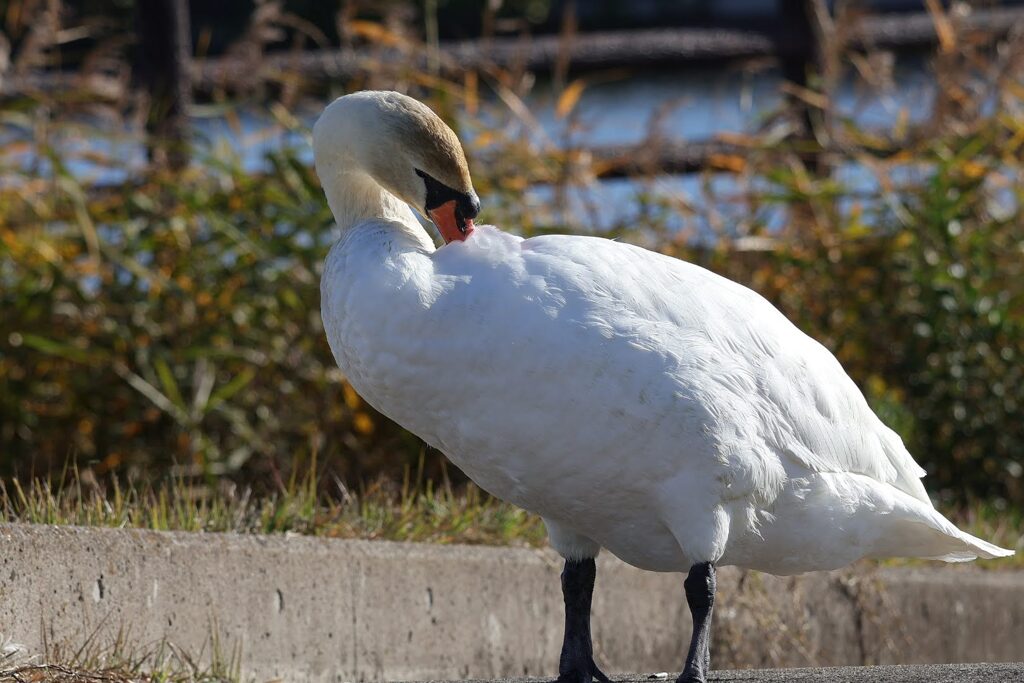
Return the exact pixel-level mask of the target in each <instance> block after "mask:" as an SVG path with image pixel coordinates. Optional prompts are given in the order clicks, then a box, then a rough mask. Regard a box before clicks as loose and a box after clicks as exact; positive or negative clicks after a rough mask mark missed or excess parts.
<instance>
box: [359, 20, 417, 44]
mask: <svg viewBox="0 0 1024 683" xmlns="http://www.w3.org/2000/svg"><path fill="white" fill-rule="evenodd" d="M346 26H347V27H348V28H349V30H351V31H352V32H353V33H355V34H356V35H357V36H360V37H361V38H366V39H367V40H370V41H372V42H375V43H380V44H382V45H390V46H391V47H402V46H405V45H409V41H408V40H406V39H405V38H403V37H402V36H400V35H398V34H397V33H395V32H394V31H389V30H388V29H387V28H386V27H384V26H382V25H381V24H378V23H377V22H375V21H363V20H360V19H353V20H352V21H349V22H348V23H347V24H346Z"/></svg>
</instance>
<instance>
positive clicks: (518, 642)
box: [0, 525, 1024, 681]
mask: <svg viewBox="0 0 1024 683" xmlns="http://www.w3.org/2000/svg"><path fill="white" fill-rule="evenodd" d="M560 570H561V561H560V560H559V558H557V557H556V556H554V555H553V554H552V553H550V552H546V551H544V552H542V551H534V550H520V549H508V548H479V547H466V546H430V545H417V544H400V543H387V542H382V541H374V542H364V541H340V540H329V539H318V538H304V537H284V536H277V537H261V536H237V535H222V534H187V533H158V532H146V531H124V530H107V529H79V528H68V527H59V528H57V527H41V526H2V525H0V634H2V635H3V636H6V637H8V638H12V639H13V640H15V641H16V642H19V643H22V644H24V645H26V646H28V647H29V648H30V649H32V650H34V651H42V649H43V648H44V643H46V644H48V646H49V647H50V648H51V649H52V648H54V647H63V648H69V647H75V646H78V645H80V644H81V643H82V642H83V641H84V640H86V639H87V638H88V637H89V634H91V633H93V632H94V631H96V632H97V633H98V634H99V635H98V640H100V641H103V640H106V641H109V640H111V639H113V638H114V637H115V635H116V633H117V632H118V631H121V632H122V633H123V632H125V631H127V632H128V634H129V637H130V639H131V640H132V641H133V642H138V643H142V644H151V643H153V642H156V641H160V640H162V639H166V640H168V641H170V642H173V643H174V644H175V645H177V646H179V647H181V648H182V649H184V650H185V651H187V652H199V651H200V650H204V651H205V652H207V653H208V652H209V651H210V647H211V635H214V634H215V635H216V636H217V637H218V639H219V642H220V647H221V649H222V650H223V651H227V652H230V651H232V650H233V649H234V648H240V652H241V657H242V664H243V671H244V672H245V673H246V674H248V675H250V676H252V677H254V678H256V679H257V680H271V679H274V678H277V677H280V678H283V679H284V680H289V681H294V680H309V681H348V680H384V679H387V680H415V679H452V678H463V677H476V678H492V677H496V676H499V675H552V674H554V673H555V670H556V668H557V661H558V650H559V647H560V639H561V629H562V604H561V593H560V588H559V581H558V573H559V571H560ZM597 583H598V585H597V591H596V594H595V601H594V637H595V648H596V653H597V657H598V659H599V662H600V663H601V664H602V665H603V667H604V669H605V671H606V672H608V673H614V672H628V671H639V672H644V671H678V669H679V668H680V667H681V665H682V659H683V655H684V652H685V644H686V641H687V640H688V638H689V630H690V621H689V613H688V612H687V610H686V607H685V604H684V599H683V592H682V577H681V576H678V575H671V574H652V573H646V572H641V571H639V570H635V569H633V568H631V567H628V566H626V565H624V564H623V563H621V562H619V561H617V560H615V559H614V558H611V557H607V556H603V557H602V560H601V562H600V564H599V569H598V579H597ZM715 618H716V630H715V636H714V646H713V657H714V666H715V668H733V667H736V668H742V667H750V666H806V665H842V664H861V663H924V662H947V661H964V662H967V661H1011V660H1014V659H1019V658H1021V657H1022V654H1024V574H1021V573H1017V572H985V571H978V570H972V569H964V568H955V569H953V568H945V567H943V568H935V569H932V568H928V569H904V570H897V569H889V570H871V569H866V568H863V567H862V568H859V569H856V570H849V571H845V572H833V573H828V574H825V573H819V574H810V575H806V576H803V577H796V578H777V577H771V576H767V575H763V574H756V573H752V572H740V571H736V570H733V569H731V568H725V569H723V570H721V571H720V573H719V598H718V602H717V604H716V607H715Z"/></svg>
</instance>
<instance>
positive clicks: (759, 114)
mask: <svg viewBox="0 0 1024 683" xmlns="http://www.w3.org/2000/svg"><path fill="white" fill-rule="evenodd" d="M888 70H889V72H890V73H889V74H887V75H886V77H885V78H883V79H882V80H883V81H887V82H888V86H883V87H881V88H878V87H867V86H865V85H863V84H862V82H861V81H860V80H859V79H856V78H854V77H853V76H852V75H850V76H848V77H847V78H845V79H843V80H842V81H841V83H840V84H839V86H838V88H837V91H836V93H835V106H836V111H837V113H838V115H839V116H841V117H844V118H848V119H850V120H851V121H853V122H854V124H855V125H858V126H864V127H865V128H877V127H882V128H885V127H891V126H892V125H893V124H894V123H895V122H896V121H897V120H900V119H902V120H906V121H908V122H914V121H917V120H920V119H922V118H923V117H925V116H927V115H928V112H929V111H930V110H931V106H932V102H933V100H934V97H935V92H936V89H935V84H934V81H933V79H932V76H931V75H930V73H929V68H928V65H927V63H926V62H925V61H924V60H923V59H921V58H906V59H901V60H899V61H897V62H896V63H895V64H894V65H892V66H891V68H890V69H888ZM781 85H782V78H781V76H780V74H779V72H778V71H777V70H776V69H773V68H760V69H757V68H751V67H750V66H736V67H704V68H689V67H688V68H681V69H677V70H674V71H671V72H670V71H666V70H660V71H647V72H632V73H628V74H622V75H620V76H617V77H615V78H609V77H608V76H607V75H605V76H601V75H593V76H588V77H587V82H586V87H585V88H584V90H583V92H582V95H581V96H580V98H579V101H578V102H577V104H576V106H575V107H574V108H573V110H572V112H571V114H569V115H568V116H564V117H559V116H558V115H556V104H557V93H556V91H555V89H554V87H553V86H552V84H551V83H550V82H541V83H539V84H538V85H537V86H536V87H535V88H534V89H533V90H532V92H531V93H530V95H529V96H528V99H527V100H526V102H525V103H526V105H527V106H528V108H529V110H530V112H531V115H532V116H533V117H534V118H535V120H536V124H538V125H529V124H527V123H525V122H522V121H521V120H519V119H517V118H515V117H512V118H511V119H508V118H505V119H501V120H497V119H496V120H493V121H492V123H494V124H497V125H502V126H503V128H504V129H506V130H507V131H508V132H509V133H510V134H512V135H516V134H521V135H526V136H529V137H531V138H534V139H536V138H541V140H538V142H543V143H548V144H555V145H560V146H568V145H573V146H581V147H586V146H589V145H605V144H618V143H637V142H641V141H643V140H644V139H645V138H646V137H647V136H648V135H650V134H652V133H653V132H657V133H658V134H659V135H661V136H664V137H669V138H677V139H682V140H702V139H708V138H712V137H714V136H715V135H717V134H721V133H743V132H754V131H756V130H758V129H759V128H760V127H763V126H764V125H765V124H766V122H767V119H768V117H769V115H770V114H772V113H774V112H777V111H779V109H780V107H781V105H782V98H783V94H782V90H781ZM322 104H323V103H320V102H308V103H305V104H304V105H303V106H302V107H300V108H299V109H298V111H296V112H292V113H293V114H294V115H295V116H297V118H298V119H299V121H301V122H302V123H303V124H304V125H306V126H311V125H312V123H313V122H314V121H315V120H316V116H317V115H318V114H319V111H320V109H321V108H322ZM495 104H496V100H495ZM484 111H485V112H487V111H490V112H492V114H491V115H492V116H493V115H495V114H493V112H502V111H506V114H505V116H507V110H503V109H502V107H500V106H494V107H484ZM194 114H195V115H194V116H193V124H194V131H195V136H196V140H197V145H196V156H197V158H198V159H199V160H201V161H204V162H207V163H211V162H212V163H216V162H217V161H218V160H220V161H223V162H224V163H241V164H242V165H243V167H244V168H246V169H250V170H252V171H259V170H261V169H264V168H266V165H267V154H268V153H271V152H274V151H277V150H280V149H282V148H291V149H295V150H297V151H298V154H299V156H300V158H301V159H303V160H304V161H306V162H309V163H311V162H312V150H311V149H310V147H309V142H308V139H307V136H306V135H305V134H304V133H301V132H296V131H294V130H292V129H290V128H288V127H286V126H284V125H282V124H281V123H279V122H278V121H277V120H275V119H274V117H273V116H272V115H271V113H270V112H269V110H266V109H260V108H255V107H246V108H238V109H235V110H233V111H232V112H231V115H230V116H229V115H226V112H225V111H224V110H223V109H218V108H215V107H201V106H200V107H196V108H195V112H194ZM484 115H485V116H487V114H484ZM499 115H500V114H499ZM99 127H100V128H101V129H102V125H100V126H99ZM96 128H97V124H96V122H84V123H83V125H82V126H81V128H77V129H76V128H68V129H64V130H62V131H60V132H59V133H57V134H56V135H57V137H56V138H55V139H54V140H53V144H54V146H55V147H57V148H58V149H60V150H61V152H62V154H61V155H58V156H61V157H63V158H64V159H65V160H66V163H67V164H68V170H69V171H70V172H71V173H72V174H73V175H74V176H76V177H78V178H79V179H81V180H83V181H88V182H99V183H119V182H123V181H125V180H127V179H128V178H129V176H131V175H132V174H133V173H134V172H135V171H137V170H139V169H141V168H142V166H143V165H144V163H145V154H144V151H143V147H142V145H141V143H140V136H139V134H138V132H137V131H130V130H129V131H125V130H120V129H116V130H110V131H109V134H107V135H97V134H96ZM108 128H109V126H108ZM517 128H518V130H517ZM471 131H472V127H471V126H466V127H465V130H464V133H463V134H464V135H466V136H471V135H472V132H471ZM25 137H26V132H25V131H24V130H20V129H19V128H18V127H16V126H10V125H7V126H2V127H0V149H8V150H10V149H15V150H16V149H17V147H16V146H12V143H15V142H17V141H18V140H19V138H20V139H22V140H24V139H25ZM18 155H19V152H17V151H15V152H13V153H12V152H8V153H7V154H6V155H5V156H6V160H5V163H7V164H12V163H13V164H14V165H15V166H18V167H21V168H28V167H31V166H34V167H35V170H36V172H38V173H41V174H44V175H46V174H49V173H50V172H51V171H52V168H51V166H50V164H51V162H50V160H49V159H47V158H42V159H40V158H37V157H33V156H30V155H29V154H28V153H27V152H20V156H18ZM104 158H107V159H111V160H112V163H111V164H109V165H107V164H103V163H101V161H100V160H101V159H104ZM838 177H840V178H841V179H843V180H844V181H849V182H850V183H853V184H855V185H857V186H858V187H859V189H861V190H863V191H870V190H872V189H875V188H874V186H873V185H872V183H873V177H872V176H871V174H869V173H866V172H864V171H863V169H861V170H858V169H856V168H850V169H844V170H842V171H841V172H840V174H839V176H838ZM0 182H5V181H4V180H3V179H2V178H0ZM6 182H9V180H8V181H6ZM702 183H709V186H710V187H711V189H713V190H714V191H713V192H712V193H711V194H712V196H727V195H729V194H731V193H735V192H736V191H738V190H739V189H740V188H739V187H738V186H737V185H736V183H737V181H736V179H735V178H734V177H732V176H730V175H728V174H721V175H714V176H712V177H711V178H710V179H701V178H700V177H698V176H683V177H666V178H660V179H657V180H655V181H650V182H645V183H642V184H638V183H636V182H634V181H630V180H616V181H606V182H602V183H600V185H599V187H590V188H575V189H573V190H572V191H570V193H569V195H568V196H567V197H566V200H567V205H566V208H568V209H570V211H568V214H570V215H573V216H575V218H576V221H577V222H580V221H583V224H582V225H578V226H577V227H582V228H591V229H595V230H603V229H607V228H608V227H610V226H613V225H620V224H623V223H624V222H628V221H629V220H631V218H632V217H633V215H634V214H635V212H636V211H637V210H638V202H637V201H636V198H637V193H638V192H642V193H644V194H645V195H646V196H647V197H648V198H652V199H654V200H656V201H663V202H664V203H666V204H668V205H671V206H675V207H676V208H677V209H679V215H678V218H670V223H671V224H672V227H677V228H679V229H687V230H690V231H691V232H692V233H693V234H694V236H695V237H698V238H699V237H702V236H704V235H703V234H704V233H705V232H708V231H711V230H717V231H721V229H722V226H723V225H724V226H725V227H726V229H728V226H729V224H730V220H731V216H730V211H732V210H734V208H731V207H730V206H728V205H723V206H721V207H718V208H719V214H720V215H719V222H720V223H721V225H719V226H717V227H715V226H710V225H702V224H699V223H693V222H692V221H688V219H687V218H686V217H685V216H686V214H687V209H688V208H689V209H693V210H695V211H696V212H698V213H699V212H700V211H702V210H704V209H706V208H707V207H706V206H705V205H704V204H703V203H704V202H706V201H707V195H706V193H704V192H702V191H701V184H702ZM553 198H554V197H553V191H552V189H551V188H544V187H536V188H531V189H530V190H529V191H528V192H527V193H526V195H525V197H524V201H526V202H528V203H529V204H530V205H531V206H536V207H537V210H538V211H548V212H550V211H551V202H552V200H553ZM485 209H486V206H485ZM735 210H742V207H738V208H735ZM631 212H634V213H633V214H631ZM778 213H779V215H766V216H761V217H757V220H758V221H759V222H760V223H761V224H763V225H765V226H767V227H768V228H769V229H773V228H777V227H778V226H779V225H781V222H782V220H783V217H782V215H781V212H778ZM552 217H553V218H556V217H555V216H552ZM738 218H739V217H737V220H738ZM746 218H749V217H746Z"/></svg>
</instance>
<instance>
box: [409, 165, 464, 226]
mask: <svg viewBox="0 0 1024 683" xmlns="http://www.w3.org/2000/svg"><path fill="white" fill-rule="evenodd" d="M415 170H416V175H418V176H419V177H421V178H423V184H424V185H425V186H426V188H427V201H426V206H425V207H424V209H425V210H426V213H427V214H428V215H429V214H430V212H431V211H433V210H434V209H437V208H438V207H440V206H442V205H443V204H446V203H448V202H450V201H454V202H455V206H456V209H457V210H458V212H459V215H460V216H462V217H464V218H469V219H473V218H476V217H477V214H479V213H480V199H479V198H478V197H477V196H476V193H473V192H459V191H458V190H455V189H453V188H451V187H448V186H447V185H445V184H444V183H442V182H441V181H440V180H438V179H437V178H434V177H433V176H431V175H430V174H429V173H424V172H423V171H421V170H420V169H418V168H417V169H415Z"/></svg>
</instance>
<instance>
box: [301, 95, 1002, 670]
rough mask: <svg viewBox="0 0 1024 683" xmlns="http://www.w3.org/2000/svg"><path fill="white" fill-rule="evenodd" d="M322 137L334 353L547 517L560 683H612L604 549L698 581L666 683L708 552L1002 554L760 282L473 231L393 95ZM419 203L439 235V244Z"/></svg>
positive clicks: (317, 141) (356, 105) (446, 176)
mask: <svg viewBox="0 0 1024 683" xmlns="http://www.w3.org/2000/svg"><path fill="white" fill-rule="evenodd" d="M313 145H314V152H315V159H316V170H317V173H318V174H319V176H320V179H321V181H322V184H323V188H324V192H325V193H326V195H327V201H328V203H329V204H330V207H331V210H332V211H333V212H334V216H335V218H336V219H337V222H338V225H339V227H340V229H341V233H342V236H341V239H340V240H339V241H338V243H337V244H336V245H335V246H334V248H333V249H332V250H331V253H330V256H329V257H328V259H327V263H326V266H325V270H324V275H323V280H322V283H321V294H322V313H323V319H324V325H325V328H326V331H327V337H328V339H329V341H330V345H331V349H332V350H333V352H334V356H335V358H336V360H337V362H338V365H339V366H340V367H341V369H342V370H343V371H344V372H345V374H346V376H347V377H348V379H349V381H350V382H351V383H352V385H353V386H354V387H355V388H356V390H357V391H359V393H360V394H362V396H363V397H364V398H365V399H366V400H367V401H368V402H369V403H370V404H371V405H373V406H374V407H375V408H377V409H378V410H380V411H381V412H382V413H384V414H386V415H388V416H390V417H391V418H393V419H394V420H395V421H397V422H398V423H399V424H401V425H403V426H404V427H406V428H407V429H409V430H411V431H412V432H414V433H415V434H418V435H419V436H420V437H421V438H423V440H425V441H426V442H427V443H429V444H430V445H432V446H434V447H436V448H438V449H440V450H441V451H443V452H444V453H445V454H446V455H447V456H448V457H449V458H451V460H452V461H453V462H454V463H455V464H457V465H458V466H459V467H460V468H462V470H463V471H464V472H466V474H468V475H469V476H470V477H471V478H472V479H473V480H474V481H475V482H476V483H477V484H479V485H480V486H481V487H483V488H484V489H486V490H487V491H489V492H491V493H492V494H494V495H496V496H498V497H500V498H503V499H505V500H508V501H511V502H513V503H515V504H517V505H520V506H522V507H523V508H525V509H527V510H530V511H532V512H535V513H537V514H539V515H541V516H542V517H543V518H544V522H545V524H546V525H547V529H548V533H549V536H550V540H551V545H552V546H553V547H554V548H555V549H556V550H557V551H558V552H559V553H561V554H562V555H563V556H564V557H565V559H566V565H565V571H564V572H563V575H562V585H563V590H564V592H565V599H566V634H565V642H564V645H563V650H562V658H561V661H560V663H559V680H564V681H569V680H572V681H590V680H591V679H592V678H597V679H599V680H607V679H606V677H605V676H604V674H602V673H601V672H600V670H599V669H598V668H597V666H596V665H595V664H594V662H593V657H592V648H591V641H590V623H589V622H590V599H591V592H592V589H593V583H594V573H595V569H594V561H593V558H594V556H595V555H597V553H598V550H599V549H600V548H607V549H608V550H609V551H610V552H612V553H614V554H615V555H617V556H618V557H620V558H622V559H623V560H625V561H626V562H629V563H630V564H633V565H636V566H637V567H641V568H644V569H650V570H655V571H680V572H681V571H687V572H689V574H688V577H687V579H686V581H685V582H684V585H685V589H686V596H687V601H688V603H689V605H690V608H691V611H692V613H693V617H694V636H693V639H692V641H691V644H690V650H689V653H688V656H687V659H686V664H685V668H684V670H683V673H682V674H681V676H680V678H679V680H680V681H702V680H704V677H705V674H706V672H707V670H708V665H709V653H708V633H709V625H710V620H711V608H712V606H713V601H714V588H715V582H714V577H715V574H714V567H715V566H716V565H730V564H731V565H739V566H742V567H749V568H753V569H759V570H762V571H766V572H771V573H774V574H792V573H796V572H804V571H809V570H817V569H832V568H835V567H840V566H842V565H845V564H847V563H849V562H852V561H854V560H857V559H859V558H862V557H884V556H893V555H899V556H911V557H926V558H935V559H941V560H946V561H962V560H972V559H974V558H977V557H981V558H992V557H1002V556H1007V555H1011V554H1012V552H1011V551H1008V550H1003V549H1001V548H998V547H996V546H994V545H992V544H990V543H987V542H985V541H983V540H980V539H978V538H975V537H973V536H970V535H968V534H966V533H964V532H962V531H959V530H958V529H957V528H956V527H954V526H953V525H952V524H951V523H950V522H949V521H947V520H946V519H945V518H944V517H943V516H942V515H940V514H939V513H938V512H937V511H936V510H935V509H934V508H933V507H932V505H931V503H930V502H929V500H928V496H927V494H926V493H925V489H924V487H923V486H922V485H921V481H920V477H921V476H922V475H923V474H924V472H923V471H922V470H921V468H920V467H918V465H917V464H916V463H915V462H914V460H913V458H911V456H910V454H909V453H908V452H907V451H906V449H905V448H904V446H903V443H902V442H901V440H900V438H899V437H898V436H897V435H896V434H895V433H894V432H893V431H892V430H890V429H888V428H887V427H886V426H885V425H884V424H882V423H881V422H880V421H879V419H878V418H877V417H876V416H875V415H874V413H872V411H871V410H870V408H869V407H868V405H867V403H866V402H865V400H864V397H863V396H862V395H861V393H860V391H858V389H857V387H856V386H855V385H854V383H853V382H852V381H851V380H850V378H849V377H847V375H846V373H844V372H843V369H842V368H841V367H840V365H839V363H838V362H837V361H836V359H835V358H834V357H833V356H832V354H830V353H829V352H828V351H827V350H826V349H825V348H824V347H823V346H821V345H820V344H818V343H817V342H816V341H814V340H813V339H811V338H810V337H808V336H806V335H805V334H803V333H802V332H800V330H798V329H797V328H796V327H795V326H793V325H792V324H791V323H790V322H789V321H788V320H787V319H786V318H785V317H783V316H782V315H781V314H780V313H779V312H778V311H777V310H776V309H775V308H774V307H773V306H772V305H771V304H769V303H768V302H767V301H765V300H764V299H763V298H761V297H760V296H759V295H757V294H756V293H754V292H753V291H751V290H749V289H747V288H745V287H742V286H740V285H738V284H736V283H734V282H731V281H729V280H726V279H724V278H722V277H719V276H717V275H715V274H713V273H711V272H709V271H707V270H704V269H702V268H699V267H697V266H695V265H691V264H689V263H685V262H683V261H679V260H676V259H673V258H669V257H666V256H662V255H659V254H656V253H653V252H650V251H646V250H644V249H640V248H637V247H633V246H630V245H627V244H622V243H618V242H612V241H609V240H604V239H598V238H591V237H572V236H563V235H552V236H544V237H535V238H532V239H528V240H524V239H521V238H519V237H515V236H512V235H509V234H506V233H503V232H501V231H499V230H497V229H496V228H493V227H488V226H480V227H474V226H473V221H472V219H473V218H475V217H476V215H477V211H478V209H479V201H478V200H477V197H476V194H475V192H474V191H473V186H472V182H471V180H470V176H469V170H468V167H467V165H466V160H465V156H464V154H463V151H462V147H461V146H460V144H459V141H458V139H457V138H456V136H455V134H454V133H453V132H452V131H451V130H450V129H449V128H448V127H447V126H445V124H444V123H442V122H441V120H440V119H439V118H438V117H437V116H436V115H434V113H433V112H431V111H430V110H429V109H428V108H427V107H425V106H424V105H422V104H421V103H419V102H417V101H416V100H413V99H411V98H409V97H406V96H404V95H400V94H397V93H390V92H361V93H356V94H352V95H347V96H345V97H341V98H339V99H338V100H336V101H335V102H334V103H332V104H331V105H329V106H328V107H327V108H326V110H325V111H324V113H323V115H322V116H321V117H320V119H319V121H318V122H317V124H316V126H315V128H314V131H313ZM410 205H411V206H413V207H416V209H417V210H422V211H424V213H425V214H426V215H429V216H430V217H431V218H432V219H433V221H434V222H435V223H436V224H437V227H438V228H439V230H440V232H441V234H442V236H443V237H444V238H445V241H446V242H448V243H449V244H447V245H446V246H445V247H443V248H440V249H436V250H435V248H434V244H433V243H432V241H431V240H430V239H429V237H428V235H427V234H426V232H425V231H424V230H423V229H422V228H421V226H420V224H419V222H418V221H417V219H416V217H415V216H414V214H413V212H412V210H411V209H410Z"/></svg>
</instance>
